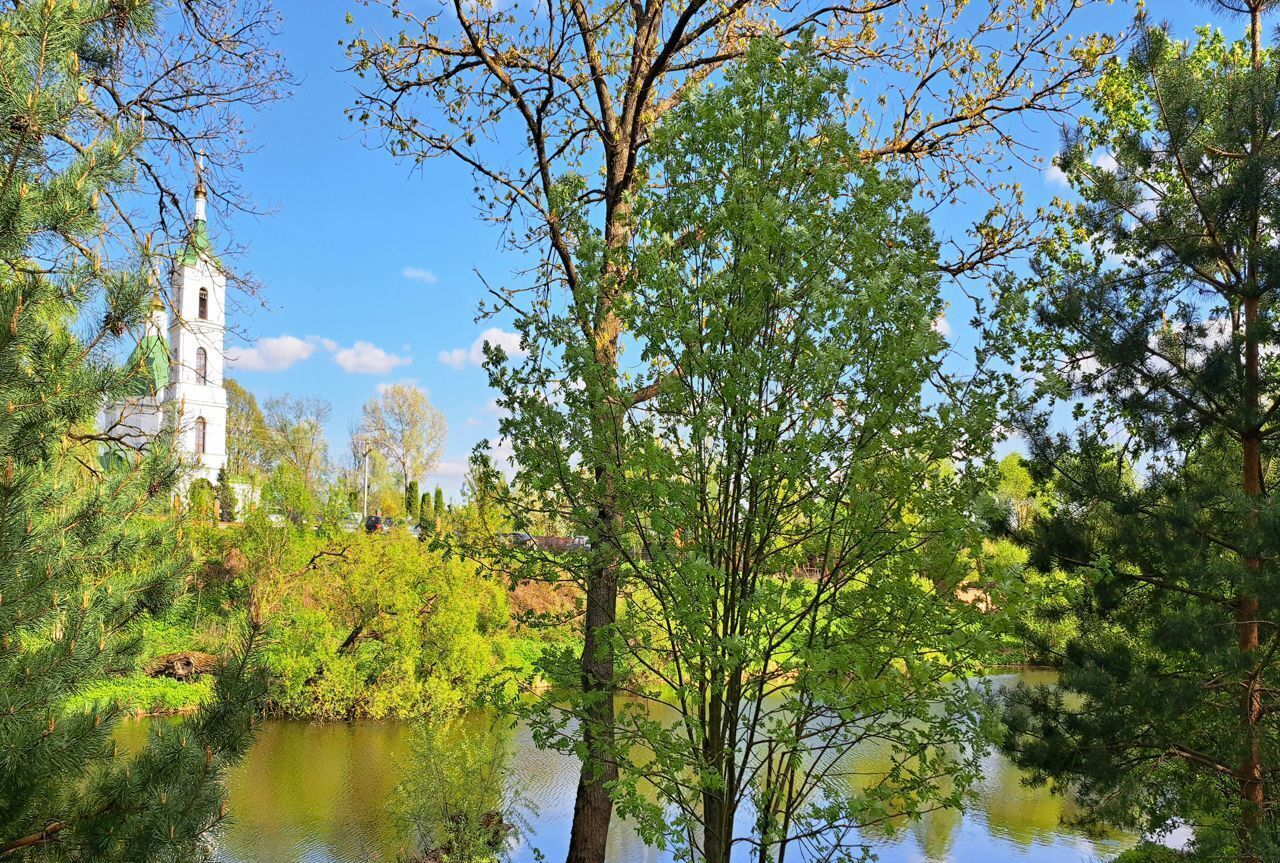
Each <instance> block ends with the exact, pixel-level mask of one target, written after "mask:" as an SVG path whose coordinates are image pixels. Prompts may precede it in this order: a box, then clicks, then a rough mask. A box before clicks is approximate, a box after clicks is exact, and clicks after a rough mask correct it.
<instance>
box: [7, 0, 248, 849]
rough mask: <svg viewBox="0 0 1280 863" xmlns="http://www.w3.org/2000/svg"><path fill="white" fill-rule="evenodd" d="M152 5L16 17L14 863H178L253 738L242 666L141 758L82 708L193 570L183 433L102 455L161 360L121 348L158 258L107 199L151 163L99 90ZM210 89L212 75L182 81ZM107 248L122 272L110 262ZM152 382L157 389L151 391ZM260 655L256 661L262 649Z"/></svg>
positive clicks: (10, 168) (10, 146)
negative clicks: (126, 237) (125, 357)
mask: <svg viewBox="0 0 1280 863" xmlns="http://www.w3.org/2000/svg"><path fill="white" fill-rule="evenodd" d="M157 14H158V10H157V8H156V6H155V5H154V4H152V3H150V2H145V0H141V2H132V3H129V4H119V3H105V2H81V3H56V2H25V0H22V2H14V3H8V4H6V5H5V8H4V10H3V11H2V12H0V116H3V117H4V118H5V120H4V123H3V124H0V315H3V319H4V321H5V324H4V326H3V327H0V404H4V405H6V406H7V407H6V409H5V410H3V411H0V561H3V565H2V566H0V596H2V597H3V601H2V602H0V801H2V802H0V856H3V857H4V858H5V859H13V860H33V859H42V860H43V859H60V860H93V861H124V860H178V859H193V858H197V857H199V856H202V855H203V853H204V852H205V851H206V850H207V841H208V834H209V832H210V831H211V830H212V829H214V827H216V825H217V824H218V823H219V822H220V821H221V820H222V817H223V814H224V810H223V808H222V797H223V795H222V787H221V778H222V776H223V775H224V771H225V768H226V767H227V765H228V764H230V763H232V762H233V761H234V760H235V759H236V758H237V757H239V755H240V754H242V753H243V751H244V749H245V747H246V746H247V745H248V743H249V740H250V738H251V728H252V716H253V712H254V709H255V704H256V701H257V696H258V694H259V687H260V680H259V678H258V676H257V674H256V672H255V671H254V669H253V667H252V665H251V664H250V663H249V662H248V661H247V660H246V658H245V656H238V657H235V658H233V659H232V660H231V661H229V662H228V663H227V664H226V665H225V666H223V667H222V668H221V669H220V671H219V674H218V681H217V685H216V698H215V700H214V702H213V703H212V704H211V705H210V706H209V707H207V708H205V709H203V710H202V711H201V712H200V713H199V714H198V715H196V716H195V717H193V718H191V719H189V720H186V721H183V722H182V723H180V724H178V725H169V726H165V727H156V728H155V729H154V730H153V733H152V734H151V735H150V737H149V739H148V741H147V744H146V745H145V746H144V747H143V748H142V749H141V750H140V751H137V752H135V753H133V754H125V753H123V752H121V751H120V750H119V749H118V748H117V746H116V744H115V741H114V740H113V731H114V729H115V726H116V721H117V719H118V718H119V711H118V709H117V708H115V707H114V706H112V705H110V704H97V705H95V706H93V707H91V708H88V709H85V710H73V709H70V708H69V699H72V698H74V697H75V696H77V695H78V694H81V693H82V692H83V691H84V690H85V688H86V687H88V686H90V685H92V684H94V683H99V682H101V681H103V680H104V679H107V678H110V677H111V676H114V675H118V674H120V673H121V672H124V671H127V670H131V669H132V668H134V667H135V665H136V662H137V659H138V651H139V648H140V644H141V640H140V627H141V626H142V625H143V623H144V622H145V621H146V620H147V618H148V617H149V616H151V615H159V614H163V613H164V612H165V611H166V610H167V609H168V608H169V607H170V606H171V604H172V603H173V601H174V599H175V597H176V596H177V594H178V593H179V591H180V590H181V588H182V584H183V580H184V577H185V576H186V574H187V573H188V571H189V568H190V565H191V560H190V554H189V551H188V550H187V547H186V543H185V540H184V538H183V533H184V527H183V522H182V516H181V513H180V512H174V511H173V509H172V508H171V505H170V501H171V499H172V495H174V494H175V493H176V491H177V489H178V487H179V480H180V478H181V476H180V470H181V467H180V460H179V458H178V457H177V455H176V454H175V452H174V449H173V436H172V434H169V433H164V434H161V435H159V436H158V437H157V438H156V439H155V440H154V442H153V445H152V446H150V447H148V448H147V451H146V452H131V453H129V454H128V456H127V457H123V458H120V459H117V465H116V466H115V467H114V468H113V469H112V470H111V471H109V472H106V473H103V472H100V471H99V469H98V467H97V465H98V458H97V457H98V455H99V448H100V446H101V443H102V442H101V440H100V438H101V436H100V435H98V434H97V433H96V430H95V428H94V425H95V421H96V415H97V413H98V411H99V410H100V408H101V406H102V405H103V404H104V403H105V402H107V401H110V400H116V399H121V398H123V397H125V396H126V395H127V394H129V393H131V392H136V391H137V389H136V388H137V387H138V386H139V384H140V383H145V378H146V375H147V374H148V371H147V370H146V369H142V368H137V367H133V368H119V367H118V366H117V365H116V364H115V363H113V362H112V361H111V359H110V358H111V357H112V356H115V355H116V354H117V353H119V352H120V351H121V348H123V347H124V346H125V345H124V338H125V334H126V333H127V332H129V331H130V329H132V328H136V327H141V325H142V323H143V320H144V316H145V315H146V313H147V306H148V300H149V299H150V295H151V287H150V283H151V279H150V277H149V275H148V274H149V272H150V271H151V270H152V268H153V267H154V266H155V263H156V262H155V261H153V260H151V259H149V258H147V256H146V255H145V254H144V253H143V250H142V249H141V248H132V247H129V248H127V249H126V248H122V247H121V246H120V245H117V244H115V243H113V242H112V241H111V236H110V232H109V225H108V223H106V222H104V220H103V218H102V209H106V210H107V211H108V212H109V208H110V205H109V204H108V201H110V200H111V199H112V198H114V197H116V196H122V195H124V194H125V193H126V190H127V187H128V186H129V185H130V180H131V178H132V177H133V176H134V173H135V171H137V170H145V164H146V161H145V158H144V156H143V155H142V154H141V150H140V148H141V147H142V146H143V137H142V135H143V133H142V130H141V129H140V128H139V127H138V124H135V123H131V122H127V121H124V122H121V124H120V125H119V126H118V127H113V126H112V125H111V124H107V125H106V126H105V127H104V126H103V125H102V124H101V117H100V115H99V113H98V112H97V110H96V108H95V106H94V103H93V102H92V101H91V100H90V99H87V98H86V93H87V92H88V90H89V89H91V88H95V87H101V86H103V82H104V81H107V82H109V81H112V80H114V76H115V75H116V74H118V72H119V67H120V65H122V62H121V61H122V58H121V54H120V52H121V51H122V50H123V49H122V47H121V46H122V45H126V44H129V45H143V44H146V45H149V46H150V50H156V45H155V44H153V43H151V42H150V41H149V40H152V39H155V38H156V35H155V29H154V26H155V21H156V16H157ZM184 81H185V82H186V83H187V85H188V86H191V87H198V86H199V80H198V79H194V80H190V79H185V78H184ZM107 250H112V251H113V252H114V253H116V254H118V255H119V256H120V259H121V261H127V262H128V263H127V264H126V263H121V264H119V265H116V264H113V263H111V262H110V261H108V260H105V259H104V258H103V257H102V256H103V255H105V254H107ZM139 378H142V379H143V380H142V381H140V380H139ZM246 656H247V654H246Z"/></svg>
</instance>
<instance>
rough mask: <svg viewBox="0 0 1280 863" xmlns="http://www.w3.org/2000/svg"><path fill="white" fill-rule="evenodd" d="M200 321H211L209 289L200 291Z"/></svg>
mask: <svg viewBox="0 0 1280 863" xmlns="http://www.w3.org/2000/svg"><path fill="white" fill-rule="evenodd" d="M200 320H202V321H207V320H209V290H208V289H207V288H201V289H200Z"/></svg>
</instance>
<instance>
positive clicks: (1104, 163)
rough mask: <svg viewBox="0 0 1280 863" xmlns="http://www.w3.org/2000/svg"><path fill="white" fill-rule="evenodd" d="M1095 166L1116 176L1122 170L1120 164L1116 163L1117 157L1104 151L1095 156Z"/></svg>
mask: <svg viewBox="0 0 1280 863" xmlns="http://www.w3.org/2000/svg"><path fill="white" fill-rule="evenodd" d="M1093 164H1095V165H1097V166H1098V167H1099V168H1101V169H1102V170H1104V171H1106V172H1107V173H1108V174H1114V173H1115V172H1116V171H1117V170H1118V169H1119V168H1120V163H1119V162H1117V161H1116V157H1115V156H1113V155H1111V154H1110V153H1107V152H1105V151H1102V150H1099V151H1098V152H1097V153H1095V154H1094V157H1093Z"/></svg>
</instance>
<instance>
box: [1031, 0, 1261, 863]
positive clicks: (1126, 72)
mask: <svg viewBox="0 0 1280 863" xmlns="http://www.w3.org/2000/svg"><path fill="white" fill-rule="evenodd" d="M1240 5H1241V7H1242V8H1244V9H1246V10H1247V11H1248V12H1249V14H1250V22H1249V38H1248V39H1246V40H1245V41H1243V42H1238V43H1228V42H1227V41H1226V40H1225V39H1224V37H1223V36H1222V35H1221V33H1218V32H1213V31H1210V30H1208V29H1205V30H1202V31H1200V33H1199V34H1198V37H1197V38H1196V40H1195V41H1194V42H1192V43H1182V42H1177V41H1174V40H1173V39H1172V38H1171V37H1170V36H1169V35H1168V34H1167V33H1166V32H1165V31H1163V30H1162V29H1159V28H1150V29H1146V30H1145V32H1144V33H1143V35H1142V37H1141V38H1140V40H1139V42H1138V44H1137V46H1136V48H1135V50H1134V51H1133V53H1132V55H1131V56H1130V57H1128V58H1127V60H1121V59H1117V60H1115V61H1113V62H1112V63H1111V64H1110V65H1109V66H1108V67H1107V68H1106V70H1105V72H1104V74H1103V76H1102V78H1101V80H1100V82H1099V83H1098V85H1097V86H1096V88H1094V90H1093V91H1092V96H1093V102H1094V112H1093V115H1092V117H1091V118H1090V119H1088V120H1086V121H1085V122H1084V124H1083V126H1082V128H1081V129H1080V130H1079V131H1078V133H1077V134H1076V135H1075V136H1074V137H1073V138H1072V139H1070V140H1069V141H1068V146H1067V148H1066V150H1065V152H1064V153H1063V155H1062V156H1060V157H1059V164H1060V166H1061V168H1062V169H1063V170H1064V171H1065V172H1066V174H1067V176H1068V177H1069V178H1070V180H1071V182H1072V185H1073V187H1074V188H1075V189H1076V191H1077V192H1078V194H1079V195H1080V197H1081V198H1082V203H1081V204H1079V205H1078V206H1075V207H1072V208H1067V209H1066V210H1065V212H1064V214H1063V217H1062V218H1061V220H1060V225H1059V226H1060V231H1059V233H1058V241H1057V242H1056V243H1054V244H1053V245H1052V246H1051V247H1050V248H1049V249H1048V250H1047V252H1046V256H1045V259H1044V260H1043V261H1041V262H1040V269H1041V272H1040V275H1041V276H1042V280H1043V283H1044V284H1045V285H1046V287H1045V288H1044V292H1043V295H1042V296H1041V298H1040V305H1039V310H1038V317H1039V320H1040V323H1041V324H1042V327H1041V331H1040V333H1039V334H1038V338H1039V339H1043V342H1042V343H1041V344H1040V347H1041V348H1043V349H1044V351H1045V354H1044V359H1045V364H1044V370H1045V372H1046V382H1047V384H1048V387H1049V390H1050V391H1051V392H1052V393H1053V394H1054V395H1055V396H1056V397H1057V399H1061V400H1066V401H1069V402H1073V403H1074V408H1075V414H1076V417H1077V418H1078V426H1077V428H1076V430H1075V432H1074V434H1051V433H1050V432H1049V420H1048V417H1047V416H1039V417H1036V418H1034V419H1032V420H1029V421H1028V422H1027V424H1026V425H1027V431H1028V436H1029V437H1030V439H1031V440H1032V441H1033V454H1034V457H1035V464H1036V466H1037V469H1038V471H1039V472H1040V474H1041V476H1042V478H1045V479H1051V480H1052V483H1053V488H1054V489H1055V493H1056V496H1057V498H1058V499H1057V501H1056V504H1054V505H1053V511H1052V512H1051V513H1050V514H1049V515H1048V516H1046V517H1044V518H1042V519H1041V520H1040V524H1039V525H1038V526H1037V529H1036V534H1037V537H1038V541H1037V542H1036V543H1035V544H1034V546H1033V551H1034V553H1033V556H1032V562H1033V564H1034V565H1036V566H1037V568H1039V569H1040V570H1041V571H1046V572H1047V571H1050V570H1051V569H1052V568H1054V567H1055V566H1056V567H1061V568H1063V569H1064V570H1069V571H1071V572H1073V573H1075V574H1076V575H1079V576H1081V577H1082V578H1083V580H1084V583H1085V585H1086V587H1087V589H1086V590H1084V591H1082V592H1081V594H1080V596H1081V599H1080V601H1079V602H1078V603H1077V607H1076V609H1075V612H1076V613H1077V614H1079V616H1080V628H1079V634H1078V635H1076V636H1075V637H1074V638H1072V639H1071V640H1070V641H1069V642H1068V644H1067V646H1066V648H1065V650H1064V651H1062V652H1061V653H1060V654H1059V663H1060V666H1061V675H1060V678H1059V687H1058V688H1057V689H1056V690H1049V689H1041V690H1022V691H1018V692H1016V693H1014V694H1013V695H1011V696H1010V698H1009V699H1008V702H1007V705H1006V707H1007V710H1006V718H1007V721H1008V727H1009V731H1008V736H1007V739H1006V741H1005V745H1006V748H1007V749H1008V750H1009V751H1010V752H1012V753H1013V755H1014V757H1015V758H1016V760H1017V761H1018V762H1019V763H1020V764H1022V765H1023V766H1025V767H1027V768H1030V769H1032V770H1033V771H1034V773H1035V775H1036V776H1038V777H1039V778H1041V779H1047V778H1052V779H1054V780H1056V781H1057V782H1059V783H1061V784H1065V785H1068V786H1070V787H1071V788H1072V789H1073V790H1074V791H1075V792H1076V794H1077V796H1078V797H1079V798H1080V799H1081V800H1082V802H1083V803H1084V805H1085V806H1086V809H1087V811H1088V812H1090V813H1091V814H1092V815H1094V816H1096V817H1098V818H1099V819H1102V820H1106V821H1109V822H1111V823H1116V824H1122V825H1133V826H1136V827H1139V828H1142V829H1144V830H1146V831H1150V832H1158V831H1160V830H1164V829H1168V828H1170V827H1172V826H1174V825H1176V824H1179V823H1183V824H1190V825H1193V826H1194V827H1195V831H1196V843H1197V846H1198V847H1199V850H1200V851H1201V852H1202V853H1203V854H1205V855H1208V856H1212V857H1213V858H1214V859H1220V858H1221V857H1223V856H1227V855H1236V856H1238V858H1239V859H1240V860H1242V861H1250V863H1252V861H1261V860H1275V859H1280V842H1278V841H1277V840H1278V836H1277V824H1278V823H1280V710H1278V709H1277V708H1280V701H1277V699H1278V698H1280V668H1278V667H1277V660H1280V561H1278V558H1277V555H1280V508H1277V506H1276V499H1275V497H1274V495H1273V494H1272V491H1271V490H1272V488H1273V487H1274V486H1272V485H1271V484H1270V483H1269V482H1268V481H1267V476H1266V473H1267V470H1268V465H1274V464H1275V463H1276V457H1277V455H1280V453H1278V452H1277V449H1276V447H1277V442H1278V441H1280V330H1278V329H1277V321H1276V315H1275V308H1276V305H1275V304H1276V292H1277V290H1280V255H1277V249H1278V248H1280V233H1278V231H1280V194H1278V193H1280V186H1278V185H1277V183H1276V179H1275V178H1276V177H1277V176H1280V147H1277V140H1278V135H1280V51H1277V50H1276V49H1275V48H1270V47H1265V46H1264V44H1263V40H1262V27H1263V10H1264V7H1266V6H1269V5H1272V4H1269V3H1264V2H1261V0H1244V2H1242V3H1241V4H1240ZM1064 367H1065V368H1064Z"/></svg>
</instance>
